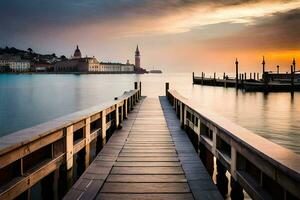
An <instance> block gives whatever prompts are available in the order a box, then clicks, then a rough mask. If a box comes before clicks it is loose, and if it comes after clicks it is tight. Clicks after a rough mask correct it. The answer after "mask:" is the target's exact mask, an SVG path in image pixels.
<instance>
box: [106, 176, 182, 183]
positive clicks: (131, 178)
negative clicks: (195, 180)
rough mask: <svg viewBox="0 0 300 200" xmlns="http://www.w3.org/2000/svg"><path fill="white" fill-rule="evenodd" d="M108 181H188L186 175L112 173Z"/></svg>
mask: <svg viewBox="0 0 300 200" xmlns="http://www.w3.org/2000/svg"><path fill="white" fill-rule="evenodd" d="M106 181H107V182H120V183H123V182H124V183H130V182H133V183H146V182H149V183H159V182H161V183H178V182H185V183H186V182H187V180H186V178H185V176H184V175H158V174H151V175H144V174H142V175H136V174H133V175H114V174H111V175H109V176H108V177H107V180H106Z"/></svg>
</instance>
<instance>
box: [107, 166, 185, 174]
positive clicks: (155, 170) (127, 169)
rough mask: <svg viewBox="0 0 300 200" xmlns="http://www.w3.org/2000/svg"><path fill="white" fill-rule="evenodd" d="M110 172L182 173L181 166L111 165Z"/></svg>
mask: <svg viewBox="0 0 300 200" xmlns="http://www.w3.org/2000/svg"><path fill="white" fill-rule="evenodd" d="M110 174H183V170H182V168H181V167H113V168H112V170H111V172H110Z"/></svg>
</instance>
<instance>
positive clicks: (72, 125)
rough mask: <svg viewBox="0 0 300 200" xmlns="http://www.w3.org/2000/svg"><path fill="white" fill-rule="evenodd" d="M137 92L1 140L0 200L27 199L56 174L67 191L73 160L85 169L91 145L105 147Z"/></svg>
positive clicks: (125, 115) (136, 85)
mask: <svg viewBox="0 0 300 200" xmlns="http://www.w3.org/2000/svg"><path fill="white" fill-rule="evenodd" d="M140 91H141V90H140V88H138V84H137V83H135V89H134V90H132V91H129V92H125V93H124V94H123V95H122V96H120V97H118V98H115V100H113V101H110V102H106V103H102V104H100V105H97V106H94V107H91V108H89V109H86V110H82V111H79V112H75V113H72V114H70V115H67V116H63V117H60V118H57V119H54V120H51V121H49V122H46V123H43V124H40V125H37V126H34V127H31V128H27V129H24V130H21V131H18V132H15V133H12V134H10V135H7V136H4V137H1V138H0V199H14V198H16V197H20V196H22V197H23V198H24V197H25V198H27V199H29V198H30V188H31V187H32V186H33V185H35V184H36V183H38V182H39V181H41V180H42V179H43V178H45V177H47V176H49V175H51V174H53V172H55V171H59V176H62V175H63V174H69V175H68V176H67V177H66V179H65V181H66V182H64V183H63V184H64V185H68V186H67V187H70V184H72V182H73V181H72V180H71V179H72V175H73V172H72V169H73V163H74V161H75V160H74V156H75V155H76V154H78V155H79V153H80V155H81V156H82V155H83V159H82V160H83V161H84V163H83V164H84V165H85V166H88V165H89V163H90V162H91V160H90V144H91V143H92V142H95V141H96V143H97V144H100V145H102V144H105V143H106V141H107V140H108V139H109V135H110V134H111V133H112V132H113V130H114V129H116V128H120V127H121V126H122V121H123V120H124V119H126V117H127V113H128V112H129V111H130V110H132V109H133V106H134V105H135V104H136V103H137V101H138V100H139V99H140V97H141V93H140ZM96 153H97V152H96ZM60 170H62V171H60ZM63 172H65V173H63ZM60 178H62V177H60ZM52 180H53V178H52ZM68 180H69V181H68ZM46 187H47V186H46ZM59 187H62V186H59ZM56 189H57V188H56ZM58 189H59V188H58ZM48 195H51V194H48ZM62 196H63V194H62Z"/></svg>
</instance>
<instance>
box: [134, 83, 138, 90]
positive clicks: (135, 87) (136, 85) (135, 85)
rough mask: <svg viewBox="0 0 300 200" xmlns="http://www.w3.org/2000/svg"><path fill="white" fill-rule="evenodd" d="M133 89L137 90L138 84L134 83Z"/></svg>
mask: <svg viewBox="0 0 300 200" xmlns="http://www.w3.org/2000/svg"><path fill="white" fill-rule="evenodd" d="M134 89H135V90H137V89H138V82H134Z"/></svg>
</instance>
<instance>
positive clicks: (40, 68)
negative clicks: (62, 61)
mask: <svg viewBox="0 0 300 200" xmlns="http://www.w3.org/2000/svg"><path fill="white" fill-rule="evenodd" d="M32 68H33V71H35V72H51V71H53V65H52V64H50V63H47V62H41V61H40V62H35V63H33V65H32Z"/></svg>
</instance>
